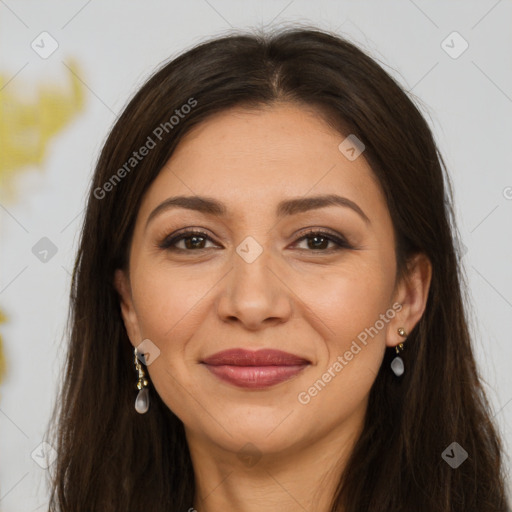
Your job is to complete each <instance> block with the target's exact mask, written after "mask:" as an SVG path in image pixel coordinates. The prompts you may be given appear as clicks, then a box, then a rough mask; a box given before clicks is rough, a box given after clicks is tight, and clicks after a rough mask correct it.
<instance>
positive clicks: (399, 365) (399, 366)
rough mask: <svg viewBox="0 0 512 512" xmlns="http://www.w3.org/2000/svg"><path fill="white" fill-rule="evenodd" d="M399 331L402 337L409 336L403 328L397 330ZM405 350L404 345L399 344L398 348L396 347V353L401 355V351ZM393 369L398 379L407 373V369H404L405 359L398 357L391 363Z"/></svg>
mask: <svg viewBox="0 0 512 512" xmlns="http://www.w3.org/2000/svg"><path fill="white" fill-rule="evenodd" d="M397 331H398V334H399V335H400V336H402V337H406V336H407V333H406V332H405V329H404V328H403V327H399V328H398V329H397ZM403 349H404V344H403V343H399V344H398V346H397V347H395V350H396V353H397V354H399V353H400V350H403ZM391 369H392V370H393V372H394V374H395V375H396V376H397V377H400V376H401V375H402V374H403V373H404V371H405V367H404V361H403V359H402V358H401V357H400V356H396V357H395V358H394V359H393V361H391Z"/></svg>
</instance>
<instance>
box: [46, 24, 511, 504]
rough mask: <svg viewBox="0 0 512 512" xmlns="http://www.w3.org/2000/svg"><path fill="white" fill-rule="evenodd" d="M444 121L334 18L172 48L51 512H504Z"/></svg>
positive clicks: (125, 193)
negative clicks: (443, 146)
mask: <svg viewBox="0 0 512 512" xmlns="http://www.w3.org/2000/svg"><path fill="white" fill-rule="evenodd" d="M450 201H451V193H450V188H449V180H448V177H447V175H446V172H445V169H444V163H443V161H442V158H441V156H440V155H439V153H438V151H437V148H436V145H435V142H434V139H433V136H432V133H431V131H430V130H429V128H428V126H427V124H426V122H425V120H424V119H423V117H422V116H421V114H420V113H419V111H418V109H417V108H416V107H415V106H414V105H413V103H412V102H411V100H410V99H409V98H408V97H407V95H406V94H405V93H404V92H403V90H402V89H401V88H400V87H399V85H397V83H396V82H395V81H394V80H393V79H392V78H391V77H390V76H389V75H387V73H386V72H385V71H384V70H383V69H382V68H381V67H379V65H377V64H376V63H375V62H374V61H373V60H372V59H371V58H370V57H368V56H367V55H365V54H364V53H363V52H362V51H361V50H359V49H358V48H356V47H355V46H353V45H352V44H350V43H349V42H347V41H345V40H343V39H342V38H340V37H338V36H336V35H333V34H328V33H325V32H321V31H318V30H316V29H295V30H287V31H283V32H280V33H276V34H271V35H240V34H235V35H230V36H225V37H222V38H217V39H214V40H211V41H209V42H206V43H203V44H200V45H198V46H197V47H195V48H192V49H191V50H189V51H187V52H186V53H184V54H183V55H181V56H179V57H178V58H176V59H175V60H173V61H171V62H169V63H166V64H165V65H163V66H162V67H161V69H160V70H158V71H157V72H156V73H155V74H154V75H153V76H152V77H151V78H150V79H149V80H148V81H147V82H146V83H145V84H144V85H143V87H142V88H141V89H140V90H139V91H138V92H137V94H136V95H135V96H134V98H133V99H132V100H131V101H130V102H129V104H128V106H127V107H126V109H125V110H124V112H123V113H122V115H121V116H120V118H119V120H118V121H117V123H116V124H115V126H114V127H113V129H112V131H111V133H110V135H109V137H108V139H107V141H106V143H105V145H104V148H103V150H102V152H101V155H100V158H99V161H98V164H97V167H96V172H95V174H94V177H93V182H92V185H91V190H90V195H89V200H88V205H87V212H86V217H85V223H84V226H83V230H82V233H81V242H80V247H79V252H78V256H77V260H76V264H75V269H74V274H73V281H72V294H71V305H72V309H71V336H70V347H69V354H68V359H67V371H66V374H65V377H64V379H65V380H64V383H63V388H62V389H63V391H62V400H61V405H60V409H59V411H58V413H59V417H58V423H56V425H55V426H56V427H58V428H55V432H54V435H55V437H56V441H55V444H56V445H57V452H58V454H59V456H58V460H57V462H56V464H55V468H56V470H55V474H54V478H53V494H52V502H51V507H50V509H51V510H52V511H57V510H62V511H65V512H74V511H76V512H78V511H88V512H92V511H95V512H96V511H98V512H99V511H101V512H106V511H123V512H126V511H130V512H140V511H142V510H151V511H152V512H157V511H166V512H169V511H186V510H190V511H192V510H198V511H199V512H211V511H218V510H237V511H242V512H244V511H260V510H276V509H279V510H290V511H292V510H293V511H295V510H311V511H313V510H314V511H316V512H324V511H325V512H327V511H343V512H363V511H372V512H391V511H397V512H398V511H404V512H405V511H407V512H410V511H413V510H414V511H415V512H421V511H425V512H426V511H428V512H433V511H436V512H437V511H439V512H448V511H450V512H455V511H457V512H458V511H460V512H469V511H475V512H476V511H478V512H491V511H492V512H497V511H505V510H507V505H506V496H505V486H504V470H503V467H502V456H503V452H502V447H501V444H500V440H499V436H498V433H497V431H496V427H495V426H494V425H493V422H492V418H491V413H490V408H489V405H488V402H487V400H486V397H485V394H484V392H483V390H482V387H481V384H480V379H479V375H478V372H477V368H476V366H475V360H474V356H473V353H472V348H471V342H470V335H469V332H468V327H467V320H466V312H465V309H464V304H463V301H462V293H463V290H464V288H463V284H464V281H463V276H462V275H461V271H460V268H459V264H458V258H457V254H458V245H457V242H456V236H455V235H456V234H457V230H456V226H455V224H454V217H453V212H452V209H451V206H450Z"/></svg>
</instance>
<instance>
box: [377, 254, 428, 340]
mask: <svg viewBox="0 0 512 512" xmlns="http://www.w3.org/2000/svg"><path fill="white" fill-rule="evenodd" d="M407 267H408V270H407V275H406V276H405V277H404V279H402V281H401V282H400V283H399V284H398V285H397V289H396V292H395V294H394V297H395V300H394V303H398V304H401V305H402V308H401V309H400V310H398V309H396V311H397V313H396V315H395V317H394V318H393V319H392V320H391V321H390V322H389V325H388V330H387V335H386V345H387V346H388V347H396V346H397V345H398V344H399V343H402V342H403V341H405V337H402V336H400V335H399V334H398V329H399V328H400V327H403V328H404V329H405V332H406V333H407V334H408V333H410V332H411V331H412V330H413V329H414V327H415V326H416V324H417V323H418V322H419V321H420V319H421V316H422V315H423V312H424V311H425V307H426V305H427V297H428V291H429V289H430V282H431V279H432V264H431V262H430V260H429V259H428V257H427V256H426V255H425V254H423V253H418V254H415V255H414V256H413V257H412V258H411V259H410V260H409V261H408V264H407Z"/></svg>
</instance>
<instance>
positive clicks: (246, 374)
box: [201, 349, 311, 389]
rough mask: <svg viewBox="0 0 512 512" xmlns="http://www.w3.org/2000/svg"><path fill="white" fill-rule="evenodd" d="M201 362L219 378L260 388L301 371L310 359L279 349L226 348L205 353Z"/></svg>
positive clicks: (282, 380) (243, 386)
mask: <svg viewBox="0 0 512 512" xmlns="http://www.w3.org/2000/svg"><path fill="white" fill-rule="evenodd" d="M201 363H202V364H204V365H205V366H206V368H207V369H208V370H209V371H210V372H211V373H212V374H213V375H215V376H216V377H218V378H219V379H221V380H223V381H225V382H228V383H230V384H233V385H235V386H238V387H242V388H252V389H262V388H266V387H269V386H274V385H276V384H279V383H281V382H284V381H286V380H288V379H290V378H292V377H294V376H295V375H297V374H299V373H300V372H302V371H303V370H304V369H305V368H306V367H307V366H308V365H310V364H311V362H310V361H308V360H307V359H304V358H302V357H299V356H296V355H294V354H290V353H288V352H282V351H280V350H271V349H263V350H258V351H256V352H252V351H249V350H243V349H231V350H225V351H222V352H218V353H216V354H213V355H212V356H209V357H207V358H206V359H204V360H203V361H201Z"/></svg>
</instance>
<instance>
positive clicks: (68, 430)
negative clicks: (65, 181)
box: [49, 28, 507, 512]
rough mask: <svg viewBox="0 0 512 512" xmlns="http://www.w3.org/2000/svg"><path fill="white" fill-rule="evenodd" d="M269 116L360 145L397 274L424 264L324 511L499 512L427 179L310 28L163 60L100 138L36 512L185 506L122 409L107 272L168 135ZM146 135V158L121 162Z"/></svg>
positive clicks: (456, 286)
mask: <svg viewBox="0 0 512 512" xmlns="http://www.w3.org/2000/svg"><path fill="white" fill-rule="evenodd" d="M276 101H289V102H294V103H295V104H298V105H302V106H303V107H304V108H314V109H315V110H316V111H317V112H318V114H319V115H320V116H322V118H323V119H325V121H326V122H328V123H329V124H330V125H331V126H332V127H334V128H335V129H337V130H338V131H339V132H340V134H343V135H345V136H346V135H348V134H349V133H350V134H355V135H356V136H357V137H358V138H359V139H360V140H361V141H363V143H364V144H365V146H366V150H365V153H364V156H365V158H366V159H367V160H368V162H369V164H370V165H371V168H372V170H373V172H374V174H375V176H376V178H377V180H378V182H379V183H380V185H381V187H382V190H383V192H384V194H385V198H386V201H387V205H388V208H389V211H390V214H391V219H392V221H393V225H394V229H395V233H396V237H397V243H396V258H397V268H398V272H397V276H399V277H402V276H404V275H406V271H407V261H408V258H410V257H411V256H412V255H414V254H416V253H418V252H421V253H424V254H426V255H427V256H428V258H429V259H430V262H431V264H432V281H431V285H430V289H429V294H428V301H427V305H426V309H425V312H424V314H423V316H422V318H421V320H420V321H419V323H418V324H417V325H416V327H415V328H414V329H413V330H412V332H411V333H410V334H409V337H408V341H407V350H405V351H404V352H403V353H402V354H403V356H402V357H403V358H404V360H405V365H406V367H407V372H406V373H405V374H404V375H403V377H402V378H400V379H397V378H396V377H395V376H394V375H393V374H392V372H390V371H389V364H390V361H391V358H392V357H393V350H392V349H390V348H388V349H386V350H387V351H386V354H385V357H384V360H383V363H382V366H381V369H380V371H379V373H378V375H377V377H376V380H375V382H374V385H373V386H372V389H371V392H370V397H369V403H368V409H367V414H366V418H365V423H364V428H363V431H362V433H361V436H360V438H359V439H358V441H357V443H356V445H355V447H354V450H353V452H352V454H351V458H350V459H349V461H348V465H347V466H346V469H345V471H344V473H343V475H342V477H341V480H340V482H339V486H338V489H337V492H336V495H335V496H334V497H333V501H332V511H341V510H343V511H345V512H367V511H368V512H370V511H371V512H391V511H393V512H400V511H403V512H411V511H414V512H423V511H424V512H427V511H428V512H434V511H435V512H470V511H471V512H505V511H506V510H507V504H506V495H505V485H504V469H503V462H502V457H503V452H502V450H503V448H502V445H501V444H500V439H499V435H498V432H497V429H496V426H495V425H494V424H493V421H492V414H491V412H490V407H489V404H488V401H487V398H486V396H485V393H484V390H483V388H482V385H481V381H480V377H479V373H478V370H477V367H476V364H475V360H474V356H473V352H472V347H471V340H470V334H469V330H468V323H467V318H468V311H467V306H468V305H467V303H466V301H465V300H463V298H464V299H465V295H464V294H465V291H464V290H465V288H466V284H465V277H464V274H463V272H462V270H461V268H460V265H459V255H460V248H459V247H460V244H459V242H458V232H457V227H456V225H455V217H454V214H453V209H452V206H451V203H452V191H451V185H450V180H449V178H448V175H447V172H446V168H445V164H444V162H443V160H442V157H441V155H440V154H439V152H438V149H437V147H436V144H435V141H434V138H433V135H432V133H431V131H430V129H429V127H428V125H427V123H426V122H425V120H424V118H423V117H422V115H421V114H420V112H419V110H418V108H417V107H416V106H415V105H414V103H413V101H411V99H410V98H409V97H408V95H407V94H406V93H405V92H404V91H403V90H402V88H401V87H400V86H399V85H398V84H397V83H396V82H395V80H393V79H392V78H391V77H390V76H389V75H388V73H386V72H385V71H384V70H383V69H382V68H381V67H380V66H379V65H378V64H377V63H376V62H375V61H374V60H373V59H372V58H370V57H369V56H368V55H366V54H365V53H364V52H363V51H362V50H360V49H359V48H357V47H356V46H355V45H353V44H352V43H350V42H348V41H346V40H344V39H343V38H341V37H339V36H337V35H335V34H331V33H327V32H324V31H320V30H317V29H315V28H307V29H305V28H300V29H298V28H295V29H287V30H283V31H280V32H279V31H278V32H274V33H235V34H231V35H224V36H222V37H219V38H215V39H212V40H210V41H207V42H204V43H201V44H199V45H197V46H195V47H193V48H192V49H190V50H188V51H186V52H185V53H183V54H182V55H180V56H179V57H177V58H175V59H174V60H172V61H170V62H166V63H164V64H163V65H162V66H161V67H160V69H159V70H157V71H156V72H155V73H154V74H153V75H152V76H151V77H150V78H149V79H148V80H147V81H146V83H145V84H144V85H143V86H142V88H140V90H139V91H138V92H137V93H136V94H135V95H134V97H133V98H132V99H131V100H130V101H129V103H128V105H127V106H126V108H125V109H124V111H123V113H122V115H121V116H120V117H119V119H118V120H117V122H116V123H115V125H114V127H113V128H112V130H111V132H110V134H109V136H108V138H107V140H106V142H105V144H104V146H103V149H102V151H101V154H100V156H99V159H98V162H97V166H96V170H95V173H94V176H93V179H92V183H91V188H90V193H89V197H88V203H87V209H86V214H85V220H84V224H83V227H82V231H81V237H80V244H79V249H78V254H77V257H76V262H75V266H74V271H73V278H72V286H71V296H70V300H71V306H70V315H69V349H68V355H67V360H66V371H65V372H64V374H63V383H62V388H61V395H60V396H59V401H58V402H57V405H56V407H55V410H54V416H53V422H52V425H51V429H50V431H49V432H51V434H52V435H53V438H50V443H51V444H52V445H53V446H54V447H55V448H56V450H57V452H58V458H57V461H56V462H55V464H54V466H53V472H52V477H51V478H52V495H51V503H50V511H52V512H55V511H62V512H79V511H80V512H85V511H87V512H114V511H119V512H121V511H122V512H140V511H141V510H151V511H152V512H160V511H161V512H164V511H165V512H178V511H185V510H188V509H189V507H191V506H192V503H193V499H194V492H195V486H194V473H193V468H192V463H191V459H190V456H189V451H188V446H187V442H186V439H185V432H184V427H183V424H182V422H181V421H180V420H179V418H177V417H176V416H175V415H174V413H173V412H172V411H171V410H169V408H168V407H167V406H166V405H165V404H164V403H163V401H162V400H161V399H160V397H159V396H158V394H157V393H156V392H155V391H154V389H153V388H152V387H151V386H150V393H151V409H150V411H149V412H148V413H147V414H145V415H139V414H137V413H136V412H135V410H134V406H133V404H134V398H135V395H136V389H135V388H134V386H135V382H136V379H135V376H136V374H135V371H134V367H133V347H132V345H131V344H130V341H129V339H128V336H127V333H126V331H125V328H124V324H123V321H122V318H121V314H120V307H119V297H118V295H117V293H116V290H115V288H114V284H113V276H114V271H115V269H116V268H126V265H127V263H128V260H127V258H128V248H129V245H130V242H131V236H132V232H133V228H134V222H135V218H136V215H137V212H138V208H139V205H140V202H141V199H142V197H143V195H144V193H145V191H146V190H147V188H148V186H149V185H150V184H151V182H152V181H153V180H154V179H155V177H156V176H157V175H158V173H159V171H160V169H161V168H162V167H163V166H164V164H165V163H166V162H167V160H168V159H169V158H170V156H171V155H172V153H173V151H174V149H175V148H176V146H177V144H179V141H180V140H181V138H182V137H183V135H184V134H185V133H187V132H188V131H189V130H190V129H191V128H192V127H193V126H195V125H197V124H198V123H201V122H202V121H204V120H205V119H206V118H207V117H208V116H211V115H212V114H214V113H216V112H220V111H224V110H226V109H229V108H231V107H234V106H248V107H255V108H257V107H259V106H269V105H270V106H271V105H272V104H274V103H275V102H276ZM184 105H189V108H182V106H184ZM176 110H179V112H181V114H182V115H179V116H178V114H177V113H176ZM172 116H175V118H174V119H173V120H172V119H171V117H172ZM166 123H167V124H166ZM158 127H160V130H157V128H158ZM157 134H159V135H160V136H159V137H157ZM149 138H150V139H151V140H152V141H153V143H154V146H153V147H152V148H151V150H150V151H149V152H148V153H147V155H146V156H144V158H140V159H137V160H136V161H135V160H133V161H132V160H130V159H131V158H132V157H133V152H134V151H137V150H138V149H139V148H141V147H142V146H145V145H146V146H148V145H150V144H149V142H148V141H149ZM340 140H341V139H340ZM120 169H124V171H125V172H122V171H120ZM453 442H456V443H458V444H459V445H460V446H461V447H462V448H463V449H464V450H465V451H466V452H467V453H468V458H467V460H465V461H464V462H463V463H462V464H461V465H460V466H459V467H457V468H453V467H451V465H449V464H448V463H447V462H446V461H445V460H444V459H443V457H442V454H443V452H444V451H445V449H446V448H447V447H449V446H450V445H451V444H452V443H453Z"/></svg>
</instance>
